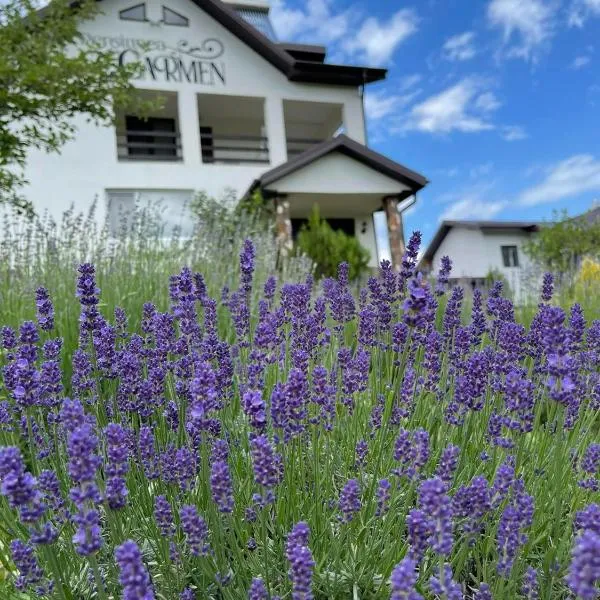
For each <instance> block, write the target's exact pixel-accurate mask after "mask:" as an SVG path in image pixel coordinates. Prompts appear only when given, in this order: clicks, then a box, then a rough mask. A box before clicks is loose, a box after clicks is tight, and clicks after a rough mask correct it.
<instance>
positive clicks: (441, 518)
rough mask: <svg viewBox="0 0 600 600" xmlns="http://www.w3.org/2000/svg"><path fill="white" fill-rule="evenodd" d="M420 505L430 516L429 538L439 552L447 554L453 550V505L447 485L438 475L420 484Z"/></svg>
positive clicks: (432, 545)
mask: <svg viewBox="0 0 600 600" xmlns="http://www.w3.org/2000/svg"><path fill="white" fill-rule="evenodd" d="M418 492H419V505H420V507H421V510H422V511H423V513H424V514H425V515H427V518H428V521H429V523H428V528H429V531H430V536H429V539H428V540H427V541H428V543H429V545H430V546H431V548H432V549H433V551H434V552H436V553H437V554H441V555H442V556H447V555H448V554H450V551H451V550H452V545H453V543H454V538H453V535H452V505H451V502H450V498H449V497H448V496H447V495H446V486H445V485H444V482H443V481H442V480H441V479H439V478H438V477H434V478H433V479H427V480H426V481H424V482H423V483H422V484H421V485H420V486H419V490H418Z"/></svg>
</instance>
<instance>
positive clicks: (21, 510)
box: [0, 233, 600, 600]
mask: <svg viewBox="0 0 600 600" xmlns="http://www.w3.org/2000/svg"><path fill="white" fill-rule="evenodd" d="M419 243H420V235H419V234H418V233H416V234H414V235H413V237H412V238H411V240H410V242H409V244H408V245H407V251H406V255H405V257H404V260H403V262H402V265H401V270H400V271H398V272H396V271H394V270H393V269H392V267H391V265H390V264H389V263H388V262H386V261H384V262H382V263H381V266H380V269H379V271H378V273H377V274H375V275H374V276H373V277H372V278H370V279H369V281H368V282H366V285H365V287H364V289H362V290H355V289H354V288H353V287H352V285H351V283H350V282H348V270H347V268H346V266H345V265H343V264H342V265H340V268H339V275H338V277H337V278H336V279H326V280H323V281H314V280H313V279H312V278H311V276H310V275H306V276H305V277H302V278H298V277H295V278H294V277H290V276H288V275H283V276H282V275H281V272H280V271H278V270H277V265H274V264H270V263H266V262H265V261H267V260H270V259H267V258H265V257H264V256H263V255H262V254H261V253H262V252H264V251H265V250H264V248H263V247H261V246H260V245H256V244H254V243H253V242H252V241H251V240H250V239H247V240H246V241H243V240H241V241H240V243H239V244H238V245H237V248H236V252H237V253H238V255H239V262H238V265H239V266H238V268H237V270H236V271H235V276H233V277H232V276H231V272H232V265H229V264H228V265H226V266H221V268H222V269H223V271H222V273H221V274H216V272H215V270H214V269H215V268H216V267H215V265H219V264H220V263H219V262H218V261H216V260H215V259H214V257H213V259H212V262H210V263H207V270H206V272H205V273H201V272H197V269H196V268H191V267H187V266H183V267H181V268H179V269H178V270H177V272H174V273H172V274H171V275H170V277H169V276H168V275H164V276H163V277H162V278H161V279H160V280H159V281H156V282H154V283H153V285H155V286H156V288H157V289H160V290H162V291H161V292H157V293H156V295H152V294H151V295H149V296H148V297H143V298H140V297H137V296H136V300H135V301H136V304H135V306H136V307H138V310H137V311H133V310H131V305H130V304H127V302H126V300H127V297H126V296H125V295H124V294H122V295H121V299H122V300H123V302H124V304H126V305H127V306H128V307H129V310H126V309H124V308H123V307H122V306H120V305H117V304H113V303H112V300H111V301H110V302H107V300H106V299H105V298H106V294H107V293H108V294H113V295H111V298H114V290H113V291H112V292H111V290H110V289H109V290H106V289H101V288H102V285H101V282H100V279H101V278H102V277H103V276H104V274H103V270H104V269H105V268H107V266H108V264H109V262H110V261H108V262H107V261H106V260H105V259H104V258H103V257H100V259H99V262H98V264H94V260H93V258H94V257H93V253H87V258H86V259H84V260H80V261H79V264H78V265H73V268H72V269H71V267H69V268H70V269H71V280H70V283H69V284H68V285H69V286H70V287H69V290H72V291H71V292H70V293H71V294H72V298H73V299H74V300H73V301H74V302H76V303H77V306H78V307H79V308H78V314H77V313H76V312H74V311H68V310H67V308H66V305H65V304H64V303H63V302H62V301H57V300H56V298H57V297H60V298H63V297H64V293H65V292H64V289H63V287H62V286H61V287H60V289H53V287H52V285H49V284H47V285H42V284H43V283H44V281H43V279H42V280H40V281H38V282H36V285H35V286H31V285H28V286H26V288H27V289H25V290H23V291H22V292H21V293H22V295H23V297H25V296H26V295H28V298H29V301H28V302H29V304H28V307H29V308H27V309H26V311H27V312H26V314H27V315H29V318H27V319H24V320H20V322H18V323H14V322H13V323H12V325H11V324H9V323H7V324H5V325H4V327H2V330H1V336H0V343H1V345H2V353H1V355H0V356H1V366H2V381H3V384H2V393H1V399H0V446H1V448H0V492H1V496H0V511H1V513H2V519H1V521H2V525H1V527H0V561H1V564H2V572H1V573H2V576H1V581H0V597H1V598H2V599H5V598H6V599H7V600H10V599H13V598H14V599H15V600H16V599H34V598H53V599H54V598H55V599H60V600H76V599H80V598H81V599H88V598H93V599H96V598H97V599H99V600H109V599H111V600H113V599H117V598H123V599H125V600H133V599H144V600H150V599H155V598H156V599H161V598H164V599H169V600H171V599H174V600H177V599H182V600H193V599H197V600H200V599H204V598H214V599H232V600H234V599H236V600H239V599H243V598H249V599H251V600H259V599H260V600H263V599H264V600H274V599H275V598H279V599H281V600H284V599H291V600H310V599H312V598H315V599H323V600H324V599H330V598H340V599H342V598H348V599H353V600H354V599H371V598H382V599H388V598H391V599H393V600H400V599H412V600H417V599H420V598H424V599H427V600H430V599H431V600H433V599H440V600H441V599H444V600H454V599H466V600H475V599H479V600H486V599H490V598H496V599H504V598H523V599H525V598H526V599H530V600H533V599H537V598H540V599H562V598H564V599H566V598H575V597H576V598H581V599H583V600H593V599H596V598H598V597H599V594H600V587H599V586H600V496H599V495H598V494H599V489H600V444H599V443H598V440H599V439H600V432H599V428H600V412H599V411H600V372H599V366H600V321H593V320H591V319H592V318H593V317H594V315H585V314H583V311H582V310H581V308H580V307H579V306H578V305H574V306H572V307H569V308H568V309H564V308H561V307H560V306H559V305H558V303H555V302H554V301H553V298H552V295H553V280H552V276H551V275H550V274H548V275H546V276H545V277H544V281H543V288H542V289H540V300H539V304H538V306H537V311H536V314H535V316H534V318H533V319H532V322H531V325H528V326H525V325H524V324H522V323H520V322H519V319H518V317H515V315H516V314H517V315H518V312H517V311H515V307H514V306H513V305H512V303H511V301H510V300H509V299H508V298H506V297H505V296H503V293H502V285H501V284H496V285H494V286H493V287H492V288H491V289H490V290H489V292H485V293H483V294H482V293H481V292H480V291H479V290H477V291H476V293H475V294H473V295H471V294H470V292H469V294H468V295H467V294H466V293H465V291H463V290H462V289H460V288H454V289H448V278H449V273H450V268H451V263H450V261H449V260H444V261H443V265H442V270H441V272H440V274H439V277H438V278H437V279H435V280H432V281H429V280H428V279H426V278H425V277H423V275H422V274H420V273H417V272H416V257H417V255H418V249H419ZM116 252H118V250H117V251H116ZM177 252H179V250H178V251H177ZM81 258H83V257H81ZM177 258H178V260H180V262H183V260H184V259H185V257H184V256H182V255H180V254H177ZM198 258H199V255H195V257H194V260H193V261H190V263H193V264H195V265H198V264H202V260H198ZM227 259H228V256H222V257H221V263H225V262H226V261H227ZM265 264H270V267H269V268H267V269H265V268H264V265H265ZM259 265H262V266H261V267H260V268H259ZM63 268H64V267H63ZM259 271H260V273H259ZM297 272H299V270H296V271H294V273H297ZM15 276H16V275H15ZM136 277H137V278H138V281H141V279H143V278H144V275H143V273H142V274H141V275H140V274H139V273H138V274H136ZM32 280H35V274H32V273H29V274H28V279H27V281H30V282H31V281H32ZM22 281H24V280H22ZM17 282H18V277H17ZM216 282H220V286H217V284H216ZM65 285H67V284H65ZM129 292H130V293H133V294H135V290H131V289H129ZM117 296H118V295H117ZM117 300H118V298H117ZM108 306H110V307H111V309H110V310H108V308H107V307H108ZM19 314H21V313H19Z"/></svg>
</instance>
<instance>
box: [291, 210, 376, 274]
mask: <svg viewBox="0 0 600 600" xmlns="http://www.w3.org/2000/svg"><path fill="white" fill-rule="evenodd" d="M296 244H297V247H298V250H299V251H300V253H302V254H305V255H306V256H308V257H310V259H311V260H312V261H313V262H314V263H315V275H316V277H317V278H321V277H334V276H335V274H336V272H337V268H338V265H339V264H340V263H342V262H344V263H346V264H347V265H348V268H349V278H350V279H351V280H355V279H358V278H359V277H360V276H361V275H362V274H363V273H364V272H365V271H366V270H367V268H368V264H369V251H368V250H366V249H365V248H364V247H363V246H362V245H361V244H360V242H359V241H358V240H357V239H356V238H355V237H354V236H351V235H347V234H346V233H344V232H343V231H334V230H333V229H332V228H331V226H330V225H329V223H327V221H326V220H324V219H321V217H320V214H319V207H318V206H316V205H315V206H314V207H313V210H312V212H311V214H310V217H309V219H308V223H307V224H305V225H303V226H302V229H301V230H300V232H299V233H298V238H297V240H296Z"/></svg>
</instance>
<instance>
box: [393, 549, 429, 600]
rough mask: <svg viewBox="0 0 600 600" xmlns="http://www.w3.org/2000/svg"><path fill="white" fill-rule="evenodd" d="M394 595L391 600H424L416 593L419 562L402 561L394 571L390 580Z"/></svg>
mask: <svg viewBox="0 0 600 600" xmlns="http://www.w3.org/2000/svg"><path fill="white" fill-rule="evenodd" d="M390 582H391V587H392V595H391V596H390V600H423V596H421V594H419V593H418V592H416V591H415V585H416V583H417V562H416V561H415V560H412V559H410V558H404V559H402V560H401V561H400V562H399V563H398V564H397V565H396V566H395V567H394V570H393V571H392V576H391V578H390Z"/></svg>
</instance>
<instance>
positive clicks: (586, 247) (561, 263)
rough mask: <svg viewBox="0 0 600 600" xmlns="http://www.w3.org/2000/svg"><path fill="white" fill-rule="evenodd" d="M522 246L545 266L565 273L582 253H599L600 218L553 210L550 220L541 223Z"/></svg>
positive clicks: (574, 264) (592, 254)
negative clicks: (535, 233) (572, 215)
mask: <svg viewBox="0 0 600 600" xmlns="http://www.w3.org/2000/svg"><path fill="white" fill-rule="evenodd" d="M524 250H525V252H526V253H527V254H528V255H529V256H530V257H531V258H532V260H533V261H534V262H536V263H538V264H539V265H541V266H542V267H544V268H545V269H548V270H550V271H553V272H555V273H557V274H561V273H568V272H570V271H572V270H573V269H574V268H576V266H577V262H578V261H579V259H581V258H582V257H583V256H586V255H591V256H598V254H599V253H600V221H592V222H589V221H588V220H587V219H586V218H585V215H582V216H581V217H577V218H572V217H569V216H568V215H567V213H566V212H562V213H557V212H555V213H554V218H553V222H551V223H548V224H545V225H543V226H542V227H541V228H540V231H539V232H538V234H537V235H535V236H534V237H533V238H532V239H531V241H529V242H528V243H527V244H526V245H525V247H524Z"/></svg>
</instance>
